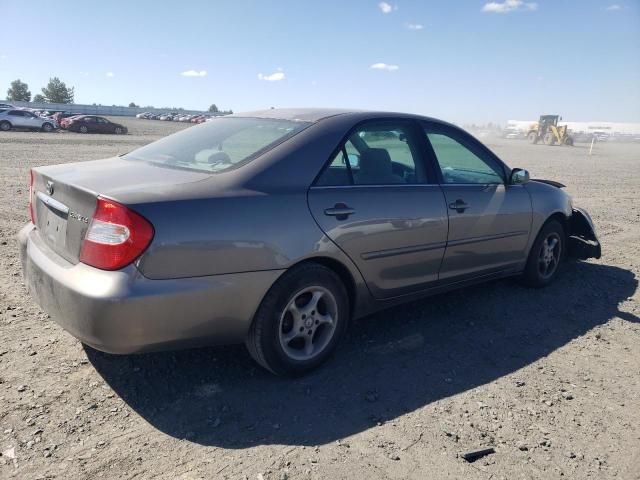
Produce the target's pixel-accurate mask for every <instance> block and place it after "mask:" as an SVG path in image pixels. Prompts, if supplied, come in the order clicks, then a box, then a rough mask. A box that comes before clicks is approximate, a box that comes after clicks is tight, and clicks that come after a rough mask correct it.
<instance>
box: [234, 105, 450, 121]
mask: <svg viewBox="0 0 640 480" xmlns="http://www.w3.org/2000/svg"><path fill="white" fill-rule="evenodd" d="M338 115H341V116H345V115H348V116H352V117H357V119H358V120H367V119H376V118H381V117H395V118H414V119H420V120H430V121H433V122H437V123H444V124H446V123H447V122H443V121H442V120H438V119H435V118H431V117H426V116H423V115H417V114H411V113H400V112H383V111H369V110H357V109H343V108H271V109H269V110H256V111H253V112H241V113H234V114H232V115H229V116H230V117H255V118H273V119H278V120H293V121H301V122H312V123H316V122H319V121H320V120H323V119H326V118H329V117H335V116H338Z"/></svg>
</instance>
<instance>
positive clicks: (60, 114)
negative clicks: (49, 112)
mask: <svg viewBox="0 0 640 480" xmlns="http://www.w3.org/2000/svg"><path fill="white" fill-rule="evenodd" d="M76 116H78V114H77V113H71V112H57V113H54V114H53V116H52V117H51V118H53V119H54V120H55V121H56V123H57V124H58V125H60V128H63V127H62V120H63V119H65V118H69V117H76ZM64 128H66V127H64Z"/></svg>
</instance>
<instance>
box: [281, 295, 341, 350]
mask: <svg viewBox="0 0 640 480" xmlns="http://www.w3.org/2000/svg"><path fill="white" fill-rule="evenodd" d="M337 315H338V305H337V301H336V299H335V297H334V296H333V294H332V293H331V292H330V291H329V290H327V289H326V288H324V287H321V286H312V287H307V288H305V289H303V290H301V291H299V292H298V293H296V294H295V295H293V297H291V300H289V303H288V304H287V306H286V307H285V309H284V311H283V312H282V316H281V318H280V328H279V339H280V345H281V347H282V349H283V350H284V353H286V354H287V356H289V357H290V358H292V359H294V360H302V361H304V360H310V359H312V358H314V357H316V356H318V355H319V354H320V353H321V352H322V351H324V350H325V348H326V347H327V345H329V343H330V341H331V339H332V338H333V335H334V333H335V328H336V319H337Z"/></svg>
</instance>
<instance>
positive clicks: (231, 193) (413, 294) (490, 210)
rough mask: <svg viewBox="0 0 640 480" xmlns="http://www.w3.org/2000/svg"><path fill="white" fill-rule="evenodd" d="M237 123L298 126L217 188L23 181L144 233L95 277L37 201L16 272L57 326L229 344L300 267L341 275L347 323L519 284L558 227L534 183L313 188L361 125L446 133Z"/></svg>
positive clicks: (125, 340)
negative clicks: (147, 233)
mask: <svg viewBox="0 0 640 480" xmlns="http://www.w3.org/2000/svg"><path fill="white" fill-rule="evenodd" d="M243 115H247V116H258V117H265V118H267V117H268V118H285V119H291V120H299V121H305V122H312V124H311V125H310V126H309V127H308V128H306V129H304V130H302V131H301V132H300V133H298V134H296V135H295V136H293V137H292V138H290V139H289V140H287V141H285V142H283V143H281V144H279V145H277V146H275V147H274V148H273V149H271V150H270V151H268V152H266V153H264V154H263V155H261V156H260V157H259V158H257V159H256V160H254V161H252V162H251V163H249V164H247V165H245V166H243V167H241V168H236V169H234V170H230V171H227V172H222V173H216V174H208V173H202V172H196V171H189V170H181V169H169V168H163V167H159V166H156V165H151V164H147V163H143V162H138V161H131V160H127V159H124V158H118V157H116V158H112V159H107V160H101V161H93V162H84V163H78V164H66V165H58V166H50V167H40V168H37V169H35V177H36V178H35V185H34V187H35V190H36V191H37V192H44V191H45V187H46V183H47V182H48V181H52V182H54V186H55V189H54V193H53V194H52V195H51V198H53V199H54V200H55V201H56V202H59V203H62V204H64V205H66V206H67V207H68V208H69V210H70V211H73V212H75V213H76V215H78V216H80V217H82V216H85V217H87V218H91V217H92V215H93V211H94V209H95V204H96V197H97V195H102V196H105V197H108V198H112V199H113V200H116V201H118V202H121V203H124V204H126V205H128V206H129V207H130V208H132V209H134V210H136V211H137V212H138V213H140V214H142V215H143V216H145V217H146V218H148V219H149V220H150V221H151V222H152V224H153V226H154V229H155V236H154V239H153V242H152V244H151V245H150V247H149V248H148V249H147V251H146V252H145V253H144V254H143V255H142V256H141V257H140V258H139V259H138V260H137V261H136V263H135V265H130V266H128V267H126V268H124V269H123V270H121V271H117V272H105V271H101V270H97V269H95V268H92V267H88V266H86V265H83V264H81V263H78V255H79V250H80V245H81V241H82V238H83V237H84V233H85V231H86V228H87V224H86V223H83V222H81V221H78V220H75V219H72V218H69V220H68V221H67V222H66V226H65V228H66V232H65V237H64V241H61V242H56V241H54V240H47V239H46V235H44V231H45V222H46V220H48V219H50V218H51V217H50V216H49V213H48V210H45V209H49V207H47V206H46V205H45V204H44V203H43V202H37V203H36V205H35V212H36V216H37V221H36V224H37V229H35V230H34V229H33V226H27V227H26V228H25V229H24V230H23V231H22V232H21V234H20V237H19V239H20V245H21V258H22V262H23V270H24V273H25V278H26V283H27V284H28V285H29V287H30V292H31V294H32V295H33V296H35V297H36V299H37V300H38V301H39V302H40V303H41V305H42V306H43V308H44V309H45V310H46V311H47V312H49V313H50V314H51V315H52V317H53V318H54V319H55V320H56V321H58V322H59V323H60V324H61V325H62V326H63V327H65V328H66V329H68V330H69V331H70V332H71V333H73V334H74V335H76V336H77V337H79V338H81V339H82V340H83V341H85V342H87V343H89V344H92V345H94V346H96V347H97V348H99V349H102V350H107V351H112V352H120V353H123V352H133V351H142V350H148V349H164V348H171V347H174V346H177V345H181V344H184V345H193V344H202V343H231V342H239V341H242V340H243V339H244V337H245V336H246V333H247V330H248V328H249V326H250V324H251V320H252V318H253V315H254V313H255V311H256V309H257V308H258V306H259V304H260V302H261V301H262V298H263V296H264V295H265V293H266V292H267V291H268V289H269V288H270V287H271V286H272V285H273V283H274V282H275V281H277V279H278V278H279V276H280V275H281V274H282V272H284V271H286V270H287V269H288V268H291V267H292V266H293V265H296V264H298V263H300V262H303V261H308V260H316V261H321V262H327V261H329V262H332V263H331V265H340V266H341V271H344V272H347V273H346V276H347V283H348V284H349V285H352V286H353V294H354V296H353V298H352V301H353V302H352V303H353V305H352V311H353V316H354V317H360V316H363V315H366V314H368V313H371V312H374V311H376V310H379V309H381V308H386V307H389V306H391V305H395V304H397V303H400V302H403V301H407V300H411V299H414V298H418V297H420V296H423V295H427V294H432V293H437V292H441V291H445V290H449V289H452V288H457V287H460V286H463V285H468V284H471V283H477V282H480V281H484V280H487V279H490V278H499V277H503V276H506V275H513V274H516V273H519V272H520V271H522V269H523V267H524V264H525V262H526V259H527V255H528V252H529V250H530V248H531V245H532V243H533V241H534V239H535V237H536V235H537V232H538V231H539V230H540V228H541V226H542V225H543V224H544V222H545V221H546V220H547V219H548V218H549V217H550V216H551V215H554V214H560V215H562V218H569V216H570V215H571V213H572V206H571V200H570V197H569V196H568V195H567V194H566V193H565V192H563V191H562V190H560V189H558V188H556V187H553V186H550V185H547V184H543V183H539V182H529V183H527V184H525V185H498V186H495V185H494V186H469V185H466V186H455V185H447V186H443V185H438V184H437V183H435V182H434V183H432V184H422V185H394V186H367V187H364V186H356V187H347V188H336V187H313V186H312V184H313V181H314V179H315V178H316V176H317V175H318V173H319V172H320V170H321V169H322V168H323V166H324V165H325V163H326V162H327V160H328V159H329V157H330V155H331V154H332V152H333V151H334V150H335V149H336V147H337V146H338V144H339V143H340V142H341V141H342V139H343V138H344V137H345V135H346V134H347V132H348V131H349V130H350V129H352V128H353V127H354V126H355V125H357V124H358V123H359V122H362V121H366V120H374V119H375V120H380V119H396V118H402V119H408V120H428V121H429V122H431V123H432V124H433V123H435V124H438V125H441V126H446V127H449V128H456V127H453V126H451V125H448V124H446V123H444V122H439V121H437V120H433V119H427V118H425V117H419V116H415V115H406V114H391V113H384V112H382V113H380V112H378V113H377V112H348V111H343V110H317V109H315V110H314V109H307V110H301V109H292V110H284V111H277V110H267V111H263V112H253V113H250V114H238V115H236V116H243ZM192 128H202V129H206V128H208V125H207V124H203V125H200V126H196V127H192ZM458 131H459V130H458ZM472 141H474V142H476V140H472ZM482 148H485V147H482ZM491 155H493V154H491ZM424 156H425V158H426V159H428V158H429V157H428V154H425V155H424ZM496 161H498V162H499V160H498V159H497V157H496ZM500 164H501V166H502V168H503V169H504V171H505V176H508V173H509V172H510V169H509V168H508V167H507V166H506V165H504V164H502V163H501V162H500ZM458 198H463V199H464V200H465V201H466V202H467V203H468V204H469V205H470V208H469V209H468V210H467V211H465V212H456V211H455V210H452V209H451V208H449V204H450V203H452V202H454V201H455V200H456V199H458ZM338 203H344V204H346V205H348V206H349V207H350V208H352V209H353V212H354V213H353V214H352V215H351V216H349V217H348V218H347V219H345V220H340V219H338V218H337V217H335V216H327V215H326V214H325V210H326V209H328V208H332V207H334V206H335V205H336V204H338ZM60 235H62V234H60Z"/></svg>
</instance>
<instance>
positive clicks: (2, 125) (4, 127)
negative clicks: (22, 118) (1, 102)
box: [0, 120, 11, 132]
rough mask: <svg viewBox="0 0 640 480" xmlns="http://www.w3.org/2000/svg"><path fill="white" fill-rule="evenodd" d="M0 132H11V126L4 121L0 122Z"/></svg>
mask: <svg viewBox="0 0 640 480" xmlns="http://www.w3.org/2000/svg"><path fill="white" fill-rule="evenodd" d="M0 130H2V131H3V132H8V131H9V130H11V124H10V123H9V122H7V121H6V120H3V121H2V122H0Z"/></svg>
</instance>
